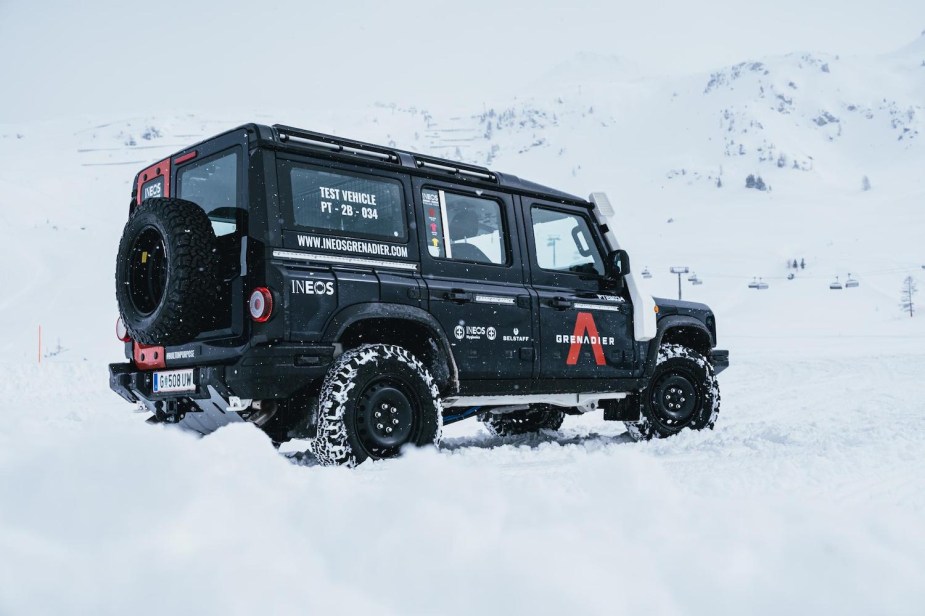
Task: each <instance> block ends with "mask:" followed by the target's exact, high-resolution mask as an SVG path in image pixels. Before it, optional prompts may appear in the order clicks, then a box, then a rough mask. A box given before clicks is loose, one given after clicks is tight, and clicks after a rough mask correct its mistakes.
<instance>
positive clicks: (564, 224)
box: [532, 207, 604, 276]
mask: <svg viewBox="0 0 925 616" xmlns="http://www.w3.org/2000/svg"><path fill="white" fill-rule="evenodd" d="M532 214H533V238H534V241H535V244H536V261H537V265H539V266H540V267H541V268H542V269H544V270H551V271H554V272H570V273H573V274H596V275H598V276H603V275H604V260H603V259H602V258H601V253H600V251H599V250H598V248H597V244H595V243H594V239H593V236H592V235H591V229H590V228H589V227H588V222H587V220H585V218H584V217H583V216H581V215H579V214H575V213H572V212H563V211H560V210H554V209H550V208H544V207H534V208H533V211H532Z"/></svg>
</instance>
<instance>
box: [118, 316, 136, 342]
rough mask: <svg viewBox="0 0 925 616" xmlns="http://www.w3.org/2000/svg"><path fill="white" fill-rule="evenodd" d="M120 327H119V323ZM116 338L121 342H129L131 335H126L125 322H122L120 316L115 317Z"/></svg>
mask: <svg viewBox="0 0 925 616" xmlns="http://www.w3.org/2000/svg"><path fill="white" fill-rule="evenodd" d="M120 324H121V325H122V327H119V325H120ZM116 338H118V339H119V340H121V341H122V342H131V341H132V337H131V336H129V335H128V330H127V329H125V324H124V323H122V317H116Z"/></svg>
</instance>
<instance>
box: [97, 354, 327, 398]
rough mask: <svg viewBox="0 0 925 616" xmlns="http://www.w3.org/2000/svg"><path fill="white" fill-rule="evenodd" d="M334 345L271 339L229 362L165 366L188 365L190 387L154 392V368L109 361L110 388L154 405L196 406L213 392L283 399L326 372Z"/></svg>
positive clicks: (219, 394) (213, 393)
mask: <svg viewBox="0 0 925 616" xmlns="http://www.w3.org/2000/svg"><path fill="white" fill-rule="evenodd" d="M333 357H334V347H333V346H325V345H292V344H274V345H272V346H264V347H256V348H253V349H249V350H248V351H247V352H246V353H244V354H243V355H241V356H240V359H238V361H237V362H236V363H233V364H230V365H198V366H182V365H181V366H170V365H168V366H166V367H165V368H163V369H164V370H177V369H183V368H192V370H193V382H194V383H195V385H196V389H195V391H189V392H171V393H166V394H160V393H154V392H153V375H154V371H150V370H139V369H138V368H137V367H135V366H134V365H133V364H131V363H119V364H110V365H109V388H110V389H112V390H113V391H114V392H116V393H117V394H119V395H120V396H122V397H123V398H124V399H125V400H127V401H129V402H132V403H136V402H141V403H144V404H145V406H148V407H154V406H155V403H156V402H158V401H166V400H178V399H184V400H190V401H192V402H193V403H194V404H196V405H197V406H202V405H203V404H205V403H209V402H210V401H212V400H213V399H214V398H215V396H216V394H218V396H220V397H221V398H223V399H224V400H225V401H226V402H227V401H228V400H229V399H230V398H231V397H232V396H234V397H238V398H241V399H249V400H268V399H285V398H288V397H290V396H291V395H292V394H294V393H295V392H297V391H299V390H300V389H302V388H303V387H305V386H306V385H308V384H309V383H310V382H312V381H314V380H315V379H318V378H320V377H322V376H324V374H325V373H326V372H327V369H328V366H329V365H330V364H331V361H332V359H333Z"/></svg>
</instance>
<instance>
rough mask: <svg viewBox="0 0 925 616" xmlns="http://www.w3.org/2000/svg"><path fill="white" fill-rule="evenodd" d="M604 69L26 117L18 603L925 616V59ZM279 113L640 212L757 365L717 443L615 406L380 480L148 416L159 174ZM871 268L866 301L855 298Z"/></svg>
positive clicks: (666, 255)
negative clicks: (463, 95)
mask: <svg viewBox="0 0 925 616" xmlns="http://www.w3.org/2000/svg"><path fill="white" fill-rule="evenodd" d="M576 62H577V63H578V64H577V65H569V64H565V65H563V66H560V67H557V68H556V69H554V70H553V71H552V72H551V73H550V75H549V76H548V77H547V78H546V79H545V80H540V81H539V82H538V83H537V84H535V85H534V86H532V87H533V88H534V90H532V91H531V92H532V93H531V95H530V96H529V97H527V98H522V99H520V100H518V101H514V102H513V103H511V104H501V103H499V105H498V106H497V108H496V109H483V110H479V111H478V112H477V113H476V112H472V111H471V110H451V109H445V110H440V112H439V113H438V112H437V111H432V112H426V111H424V110H420V109H400V108H397V107H393V106H390V105H382V106H376V107H371V108H363V109H347V108H345V109H341V110H338V111H336V112H333V111H329V110H328V111H310V110H305V109H300V110H294V111H293V110H289V111H286V110H280V111H279V112H278V113H274V114H269V115H268V114H267V113H266V111H264V113H263V114H252V113H233V112H224V113H223V114H222V115H220V116H216V115H209V114H202V113H199V114H183V115H181V114H176V113H171V114H163V115H160V116H151V117H131V118H130V117H119V118H62V119H60V120H54V121H48V122H45V123H35V124H29V125H21V126H20V125H17V126H11V125H0V280H2V281H3V283H4V285H3V287H4V292H3V294H2V297H0V323H3V324H4V325H3V329H2V334H3V335H2V336H0V369H2V370H3V376H2V378H0V399H2V400H3V401H4V404H3V409H4V410H3V411H2V412H0V413H2V422H0V614H3V615H6V614H16V615H18V614H61V613H74V614H127V613H145V614H164V613H191V612H198V613H220V614H226V613H234V614H237V613H240V614H250V613H254V612H256V611H258V610H259V611H262V612H266V613H296V612H299V613H309V614H316V613H344V612H347V611H349V610H356V609H368V610H375V611H376V612H378V613H387V614H391V613H394V614H407V613H417V614H433V613H473V612H475V611H478V612H485V613H525V612H529V613H561V612H566V611H568V612H576V613H608V614H610V613H620V612H643V611H644V612H647V613H659V614H675V613H677V614H686V613H728V614H733V613H735V614H741V613H750V614H751V613H766V614H780V613H825V614H828V613H845V614H847V613H856V614H871V613H878V614H879V613H885V614H918V613H921V609H922V605H925V522H923V520H925V398H923V396H922V393H923V385H922V376H921V375H922V374H925V315H922V316H916V317H915V318H909V317H908V315H904V314H902V312H901V311H900V309H899V307H898V304H899V301H900V286H901V283H902V280H903V279H904V278H905V277H906V276H908V275H912V276H915V277H917V278H918V280H919V281H920V287H922V288H923V292H925V270H923V269H922V266H923V265H925V249H923V248H922V246H923V243H922V240H921V238H922V236H923V232H925V209H923V208H922V203H923V201H925V179H923V176H922V174H921V168H922V165H923V164H925V147H923V144H922V141H921V140H922V138H923V136H922V135H919V133H920V132H922V129H923V128H925V127H923V117H925V116H923V114H925V109H923V108H922V101H923V100H925V88H923V85H922V84H923V81H922V75H925V68H922V67H921V66H920V64H921V63H925V38H922V39H921V40H919V41H916V42H915V43H913V44H912V45H910V46H908V47H906V48H904V49H902V50H900V51H898V52H896V53H895V54H889V55H887V56H885V57H880V58H857V59H850V58H837V57H829V56H825V55H809V54H794V55H792V56H785V57H782V58H770V59H765V60H762V61H761V65H760V67H759V68H755V64H756V63H755V62H749V63H746V64H745V65H742V66H739V67H727V68H725V69H722V70H718V71H716V72H713V73H711V74H708V75H696V76H691V77H689V78H681V79H677V78H675V79H662V80H646V79H644V78H642V77H640V76H639V75H638V73H637V72H635V71H631V70H630V69H629V68H628V67H627V66H626V65H624V64H623V63H621V62H619V61H610V60H608V59H606V58H599V57H595V58H578V59H576ZM823 66H825V68H823ZM765 71H767V72H765ZM711 84H712V85H711ZM778 95H782V96H783V97H784V98H783V99H781V98H780V97H779V96H778ZM787 100H789V101H791V102H789V103H787V102H786V101H787ZM851 107H853V109H851ZM825 114H828V115H825ZM830 116H831V117H832V118H835V119H836V120H837V121H834V120H831V119H829V118H830ZM250 120H256V121H261V122H266V123H272V122H277V121H278V122H283V123H291V124H295V125H303V126H306V127H310V128H313V129H316V130H323V131H336V132H337V133H338V134H344V135H349V136H352V137H356V138H361V139H368V140H373V141H378V142H383V143H389V142H390V141H394V142H395V144H396V145H397V146H398V147H407V148H412V149H420V150H425V151H429V152H432V153H435V154H439V155H445V156H456V155H459V156H461V157H463V158H466V159H468V160H471V161H473V162H477V163H481V164H490V165H491V166H492V167H493V168H496V169H499V170H502V171H511V172H513V173H516V174H519V175H522V176H524V177H526V178H529V179H533V180H536V181H540V182H544V183H548V184H551V185H554V186H557V187H560V188H563V189H566V190H570V191H573V192H576V193H579V194H587V193H588V192H590V191H592V190H601V189H603V190H607V191H608V192H609V193H610V195H611V198H612V200H613V201H614V202H615V203H618V204H620V207H621V212H620V218H619V220H618V221H616V228H617V229H618V234H619V235H620V237H621V240H624V243H625V244H626V246H627V248H628V249H629V250H630V251H631V255H632V257H633V263H634V267H635V268H636V269H637V270H640V269H642V268H643V267H645V266H648V267H649V268H650V270H651V271H652V273H653V274H654V277H653V278H652V279H651V280H649V281H648V283H649V285H650V287H651V290H652V291H653V292H654V293H655V294H658V295H667V296H671V295H673V294H674V293H676V290H677V289H676V285H677V279H676V278H675V277H673V276H671V275H670V274H668V272H667V270H668V267H669V266H671V265H688V266H690V267H691V268H692V269H693V270H694V271H696V272H697V274H698V275H699V276H700V278H701V279H703V280H704V284H703V285H701V286H692V285H691V284H689V283H688V282H687V281H686V280H685V281H684V286H683V291H684V294H685V298H686V299H695V300H699V301H705V302H708V303H709V304H710V305H711V306H712V307H713V308H714V309H715V310H716V312H717V317H718V326H719V338H720V346H722V347H725V348H729V349H730V350H731V353H732V356H731V357H732V367H731V368H730V369H729V370H728V371H726V372H724V373H723V374H722V375H720V383H721V387H722V396H723V407H722V411H721V413H720V417H719V421H718V423H717V427H716V430H714V431H712V432H709V433H698V434H693V433H685V434H682V435H680V436H678V437H676V438H673V439H670V440H668V441H663V442H653V443H639V444H636V443H632V442H630V441H629V439H628V438H627V437H626V435H625V433H624V431H623V429H622V426H621V425H617V424H609V423H605V422H603V421H601V419H600V417H599V416H594V417H582V418H568V419H567V421H566V423H565V425H564V427H563V429H562V430H561V431H560V432H558V433H549V434H543V435H540V436H536V437H531V438H524V439H512V440H507V441H499V440H496V439H493V438H490V437H488V436H487V433H486V432H484V431H483V430H482V429H481V428H480V427H479V425H478V424H477V423H472V422H464V423H462V424H457V425H454V426H450V427H449V428H448V430H447V438H446V440H445V442H444V444H443V446H442V447H441V449H440V450H439V451H437V450H425V451H419V452H413V453H411V454H409V455H407V456H406V457H404V458H402V459H400V460H395V461H389V462H385V463H369V464H365V465H363V466H361V467H360V468H358V469H356V470H353V471H349V470H345V469H330V468H319V467H314V466H303V465H298V464H294V463H292V462H291V461H290V460H289V459H287V458H286V457H284V456H281V455H280V454H279V453H277V452H276V451H275V450H274V449H273V447H272V446H271V444H270V442H269V441H268V440H267V439H266V438H265V437H264V436H262V434H261V433H260V432H259V431H258V430H256V429H253V428H251V427H249V426H240V425H239V426H232V427H230V428H226V429H223V430H220V431H219V432H218V433H216V434H214V435H212V436H210V437H208V438H205V439H197V438H194V437H192V436H190V435H188V434H183V433H180V432H178V431H175V430H170V429H164V428H159V427H151V426H147V425H146V424H145V423H144V421H143V419H144V417H143V416H139V415H134V414H132V413H131V406H130V405H127V404H125V403H124V402H122V401H121V400H120V399H119V398H118V397H116V396H115V395H114V394H112V393H111V392H110V391H109V390H108V386H107V378H106V372H105V364H106V363H107V362H108V361H115V360H119V359H120V357H121V345H120V344H119V343H117V342H116V340H115V337H114V333H113V323H114V320H115V316H116V309H115V301H114V297H113V290H112V286H113V282H112V272H113V261H114V258H115V249H116V245H117V243H118V238H119V234H120V232H121V227H122V224H123V223H124V219H125V214H126V211H127V204H128V200H129V192H130V182H131V179H132V176H133V175H134V173H135V172H136V171H137V170H138V169H140V168H141V167H142V166H143V165H144V164H145V163H147V162H149V161H154V160H157V159H159V158H162V157H164V156H166V155H168V154H169V153H171V152H172V151H175V150H177V149H179V148H180V147H182V146H183V145H185V144H188V143H190V142H193V141H196V140H197V139H199V138H201V137H206V136H208V135H210V134H213V133H216V132H218V131H220V130H223V129H224V128H227V127H231V126H233V125H235V124H236V123H241V122H244V121H250ZM907 129H908V130H907ZM900 137H901V138H900ZM739 146H742V147H741V148H740V147H739ZM743 151H744V153H742V154H740V152H743ZM772 151H773V155H771V152H772ZM781 156H783V157H784V161H785V164H784V165H783V166H779V161H780V160H781ZM794 163H795V166H796V168H795V167H794ZM748 174H756V175H761V176H762V177H763V178H764V180H765V181H766V182H767V183H768V184H770V185H771V186H772V190H771V191H770V192H768V191H758V190H753V189H746V188H745V177H746V175H748ZM865 175H866V176H868V177H869V181H870V183H871V187H872V188H871V190H869V191H864V190H862V186H863V183H862V178H863V176H865ZM717 180H719V181H717ZM717 184H721V185H722V186H717ZM794 258H796V259H800V258H805V259H806V262H807V267H806V269H803V270H799V271H797V272H796V274H795V278H794V279H793V280H788V279H787V278H786V277H787V274H788V273H790V272H791V270H789V269H788V268H787V267H786V265H785V264H786V262H787V261H789V260H792V259H794ZM849 272H850V273H851V274H852V275H853V277H855V278H857V279H858V280H859V281H860V283H861V284H860V287H858V288H854V289H844V290H841V291H830V290H829V288H828V286H829V283H830V282H831V281H832V280H833V279H834V277H835V276H836V275H837V276H839V277H840V279H841V280H842V281H844V280H845V278H846V277H847V275H848V273H849ZM756 276H761V277H763V278H764V279H765V280H766V281H768V282H769V283H770V288H769V289H767V290H762V291H755V290H752V289H749V288H748V287H747V283H748V282H749V281H750V280H752V278H753V277H756ZM919 297H920V298H921V299H922V301H923V302H925V296H919ZM40 325H41V326H42V328H43V334H44V343H43V345H42V347H41V349H39V347H38V341H37V333H38V327H39V326H40ZM38 354H41V355H42V356H43V362H42V364H41V365H37V355H38Z"/></svg>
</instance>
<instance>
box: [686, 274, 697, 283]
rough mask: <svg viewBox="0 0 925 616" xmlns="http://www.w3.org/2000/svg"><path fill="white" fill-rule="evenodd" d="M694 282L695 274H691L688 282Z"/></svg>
mask: <svg viewBox="0 0 925 616" xmlns="http://www.w3.org/2000/svg"><path fill="white" fill-rule="evenodd" d="M695 280H697V274H691V275H690V276H688V277H687V281H688V282H694V281H695Z"/></svg>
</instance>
